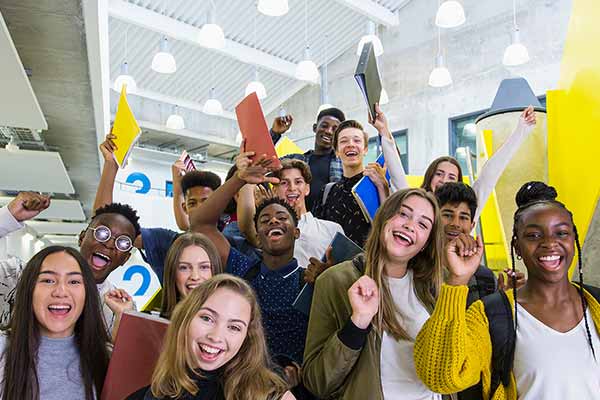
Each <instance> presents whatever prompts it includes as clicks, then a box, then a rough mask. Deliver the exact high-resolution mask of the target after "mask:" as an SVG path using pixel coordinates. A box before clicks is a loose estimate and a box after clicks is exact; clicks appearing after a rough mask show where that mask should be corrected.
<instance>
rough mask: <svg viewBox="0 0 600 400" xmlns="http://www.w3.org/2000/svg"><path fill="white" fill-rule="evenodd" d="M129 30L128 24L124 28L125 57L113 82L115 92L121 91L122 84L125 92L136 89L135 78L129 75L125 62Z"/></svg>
mask: <svg viewBox="0 0 600 400" xmlns="http://www.w3.org/2000/svg"><path fill="white" fill-rule="evenodd" d="M128 32H129V26H128V27H127V28H125V40H124V45H125V57H124V60H123V63H122V64H121V73H120V74H119V76H117V79H115V82H114V84H113V89H114V90H116V91H117V92H121V89H122V88H123V86H125V90H126V92H127V93H134V92H135V91H136V90H137V84H136V83H135V79H133V76H131V75H129V64H127V50H128V49H127V34H128Z"/></svg>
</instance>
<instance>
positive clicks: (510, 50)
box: [502, 0, 529, 67]
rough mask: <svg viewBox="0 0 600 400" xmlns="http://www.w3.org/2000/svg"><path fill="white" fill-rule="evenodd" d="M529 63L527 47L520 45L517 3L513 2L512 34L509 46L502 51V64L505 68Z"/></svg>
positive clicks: (514, 0)
mask: <svg viewBox="0 0 600 400" xmlns="http://www.w3.org/2000/svg"><path fill="white" fill-rule="evenodd" d="M528 61H529V52H528V51H527V47H525V46H524V45H523V44H522V43H521V37H520V35H519V27H518V25H517V1H516V0H513V32H512V41H511V44H510V45H509V46H508V47H507V48H506V50H504V57H503V58H502V64H504V65H506V66H507V67H514V66H517V65H523V64H525V63H527V62H528Z"/></svg>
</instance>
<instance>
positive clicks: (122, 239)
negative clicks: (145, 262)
mask: <svg viewBox="0 0 600 400" xmlns="http://www.w3.org/2000/svg"><path fill="white" fill-rule="evenodd" d="M88 229H90V230H92V231H93V232H94V239H96V240H97V241H98V242H100V243H106V242H108V241H109V240H110V239H114V241H115V247H116V248H117V250H119V251H122V252H123V253H126V252H128V251H129V250H131V248H132V247H133V242H132V241H131V238H130V237H129V236H127V235H121V236H119V237H114V236H112V232H111V231H110V229H109V228H108V227H107V226H104V225H99V226H97V227H95V228H88Z"/></svg>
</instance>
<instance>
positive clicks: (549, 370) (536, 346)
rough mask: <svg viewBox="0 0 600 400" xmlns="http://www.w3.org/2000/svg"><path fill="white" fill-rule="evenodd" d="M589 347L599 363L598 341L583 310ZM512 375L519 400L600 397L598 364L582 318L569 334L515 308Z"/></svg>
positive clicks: (599, 346) (585, 399)
mask: <svg viewBox="0 0 600 400" xmlns="http://www.w3.org/2000/svg"><path fill="white" fill-rule="evenodd" d="M586 315H587V319H588V324H589V327H590V333H591V335H592V344H593V346H594V351H595V352H596V357H597V358H598V361H600V339H599V338H598V332H597V331H596V328H595V326H594V321H592V316H591V314H590V312H589V308H588V310H587V311H586ZM517 317H518V326H517V343H516V347H515V362H514V367H513V373H514V375H515V380H516V382H517V394H518V396H517V397H518V399H519V400H534V399H535V400H538V399H544V400H567V399H569V400H570V399H573V400H592V399H598V398H600V363H599V362H597V361H594V357H593V356H592V352H591V350H590V345H589V343H588V339H587V333H586V331H585V322H584V320H583V318H582V319H581V321H580V322H579V324H577V326H576V327H574V328H573V329H571V330H570V331H568V332H565V333H562V332H558V331H555V330H554V329H552V328H550V327H549V326H547V325H545V324H544V323H542V322H541V321H539V320H538V319H536V318H535V317H534V316H533V315H531V314H529V313H528V312H527V310H525V308H524V307H517Z"/></svg>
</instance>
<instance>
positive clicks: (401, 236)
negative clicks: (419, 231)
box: [392, 231, 415, 246]
mask: <svg viewBox="0 0 600 400" xmlns="http://www.w3.org/2000/svg"><path fill="white" fill-rule="evenodd" d="M392 234H393V235H394V237H395V238H397V239H399V240H400V241H401V242H402V243H404V244H406V245H407V246H411V245H413V244H414V243H415V242H414V240H413V239H412V238H411V237H410V236H408V235H406V234H404V233H402V232H399V231H393V232H392Z"/></svg>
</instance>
